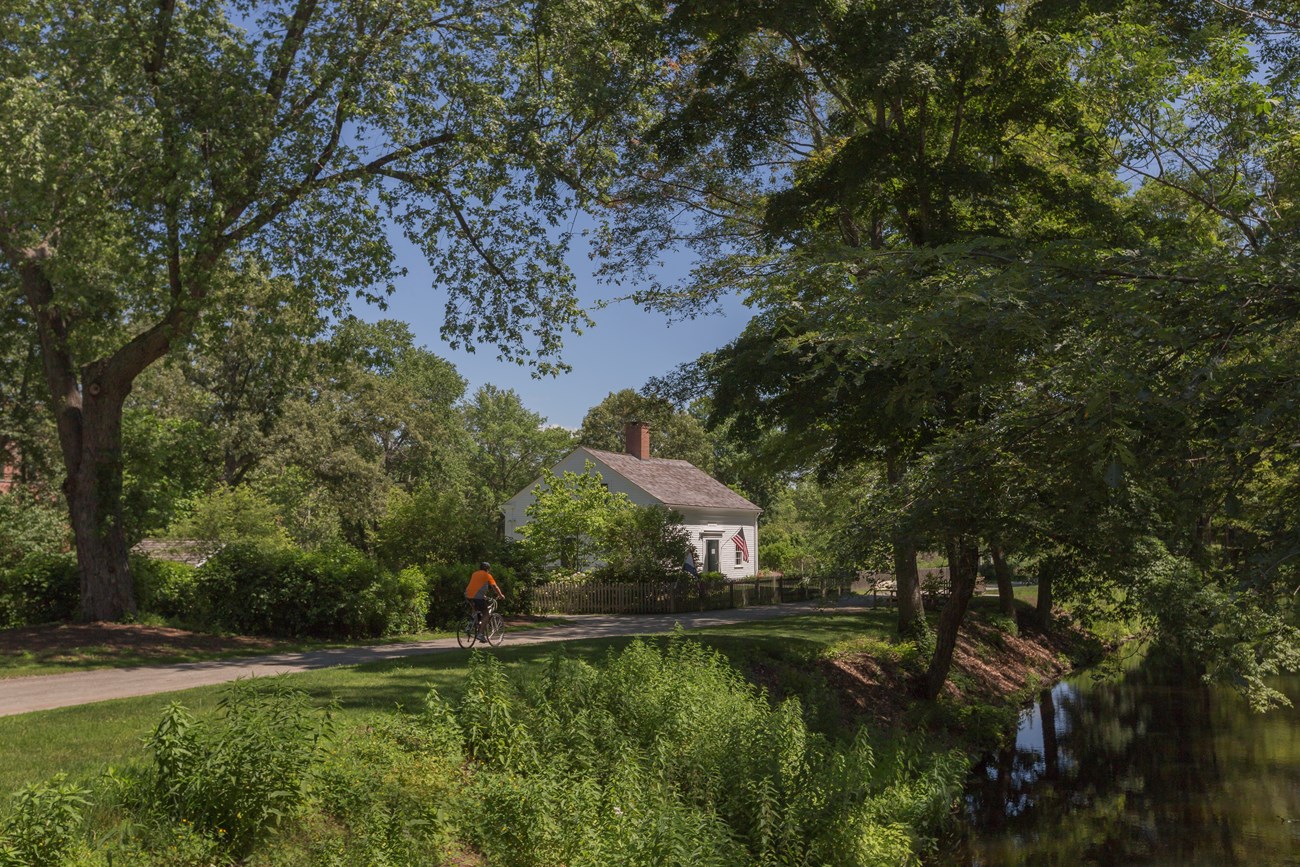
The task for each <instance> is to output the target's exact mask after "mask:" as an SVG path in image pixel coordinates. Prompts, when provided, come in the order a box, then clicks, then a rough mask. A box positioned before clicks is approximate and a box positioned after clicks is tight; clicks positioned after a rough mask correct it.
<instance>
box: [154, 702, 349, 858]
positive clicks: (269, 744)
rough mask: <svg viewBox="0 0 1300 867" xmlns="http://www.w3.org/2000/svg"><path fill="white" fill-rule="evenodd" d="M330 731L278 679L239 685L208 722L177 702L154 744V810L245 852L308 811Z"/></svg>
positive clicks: (325, 719)
mask: <svg viewBox="0 0 1300 867" xmlns="http://www.w3.org/2000/svg"><path fill="white" fill-rule="evenodd" d="M328 732H329V720H328V717H326V716H322V715H321V714H319V713H318V712H317V711H316V710H314V709H313V708H312V706H311V702H310V699H309V698H308V696H307V694H306V693H304V692H302V691H300V690H294V689H290V688H288V687H287V686H284V685H283V684H282V683H278V682H274V681H273V682H272V683H270V684H269V685H268V684H265V683H257V684H254V683H252V682H249V681H235V683H233V684H231V685H230V686H229V687H227V688H226V690H225V695H224V697H223V698H222V700H221V703H220V705H219V709H218V711H217V714H216V715H215V716H214V717H211V718H209V719H206V720H201V721H196V720H195V719H194V718H193V717H192V716H190V714H189V712H188V711H187V710H186V709H185V708H184V707H183V706H181V705H179V704H176V703H173V704H171V705H169V706H168V708H167V710H166V711H165V712H164V713H163V718H162V720H161V721H160V722H159V723H158V727H157V728H156V729H155V730H154V733H153V734H152V735H151V736H150V737H149V739H148V741H147V742H146V745H147V746H148V748H149V749H150V750H151V751H152V752H153V756H154V763H153V788H154V792H153V799H154V801H153V803H154V806H155V807H156V808H157V809H159V810H160V811H162V812H163V813H164V814H165V815H167V816H168V817H170V818H171V819H174V820H175V821H178V822H185V823H188V824H191V825H193V826H194V828H195V829H196V830H198V831H200V832H201V833H203V834H204V835H205V836H207V837H209V838H210V839H213V840H215V841H216V842H218V843H219V844H220V845H221V846H222V848H224V849H226V850H227V851H229V852H231V853H232V854H235V855H242V854H245V853H247V852H248V851H249V850H250V849H251V848H252V846H253V844H255V843H256V842H257V841H258V840H259V839H260V838H262V837H263V836H264V835H265V834H266V833H267V831H269V830H270V829H271V828H272V827H273V826H275V825H276V824H278V823H280V822H282V821H283V820H285V819H287V818H290V817H292V816H293V815H294V813H295V812H296V811H297V809H298V808H299V807H300V806H301V804H302V803H303V801H304V800H305V790H304V784H305V783H306V781H307V778H308V774H309V772H310V770H311V769H312V767H313V766H314V765H315V764H316V763H317V762H318V761H319V760H320V757H321V747H322V744H321V738H322V736H323V735H326V734H328Z"/></svg>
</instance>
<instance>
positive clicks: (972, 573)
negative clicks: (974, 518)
mask: <svg viewBox="0 0 1300 867" xmlns="http://www.w3.org/2000/svg"><path fill="white" fill-rule="evenodd" d="M948 548H949V550H950V551H952V552H953V555H952V557H951V558H950V559H949V562H948V567H949V568H948V572H949V576H950V580H951V581H952V592H951V593H950V594H949V596H948V602H947V604H945V605H944V606H943V611H942V612H940V614H939V629H938V631H937V633H936V634H935V643H934V656H933V657H931V659H930V668H929V670H928V671H926V673H925V697H926V698H928V699H930V700H932V701H933V700H934V699H936V698H938V697H939V691H940V690H942V689H943V685H944V684H945V683H946V682H947V681H948V669H949V668H951V667H952V654H953V651H955V650H956V649H957V632H958V630H959V629H960V628H961V623H962V620H964V619H965V618H966V607H967V606H968V605H970V600H971V596H973V595H974V594H975V578H976V576H977V575H978V573H979V559H980V552H979V547H978V546H977V545H976V544H975V540H974V539H972V538H969V537H965V536H963V537H960V538H956V539H953V540H952V541H951V542H950V543H949V546H948Z"/></svg>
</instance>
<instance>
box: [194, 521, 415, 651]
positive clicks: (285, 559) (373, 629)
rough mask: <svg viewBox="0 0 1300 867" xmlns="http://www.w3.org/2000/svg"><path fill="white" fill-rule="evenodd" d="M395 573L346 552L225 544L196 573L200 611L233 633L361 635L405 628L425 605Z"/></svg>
mask: <svg viewBox="0 0 1300 867" xmlns="http://www.w3.org/2000/svg"><path fill="white" fill-rule="evenodd" d="M403 574H404V577H403V576H393V575H391V574H389V573H386V572H384V571H383V570H381V569H380V568H379V567H378V566H377V565H376V564H375V563H374V562H373V561H370V560H367V559H366V558H365V557H364V556H362V554H361V553H360V552H358V551H356V550H354V549H351V548H335V549H332V550H328V551H320V552H304V551H298V550H295V549H292V548H282V547H279V546H274V545H272V546H265V545H256V544H249V543H243V544H236V545H229V546H227V547H226V548H224V549H222V550H221V552H220V553H218V554H217V555H216V556H214V557H213V558H212V559H210V560H209V561H208V562H206V563H204V564H203V566H201V567H200V568H199V570H198V579H199V580H198V588H199V599H200V607H201V609H202V611H203V613H204V615H205V617H206V618H207V619H209V620H210V621H211V622H212V623H213V624H214V625H217V626H221V627H224V628H226V629H231V630H234V631H238V632H245V633H252V634H259V635H279V636H305V635H309V636H315V637H320V638H361V637H371V636H376V635H384V634H391V633H393V632H404V631H410V629H411V627H412V626H413V625H415V624H418V623H419V622H421V620H422V619H423V617H424V613H425V608H426V606H427V604H428V601H427V599H426V598H425V595H424V587H423V586H422V582H420V581H419V580H418V579H416V578H415V577H414V576H413V575H411V574H409V573H403Z"/></svg>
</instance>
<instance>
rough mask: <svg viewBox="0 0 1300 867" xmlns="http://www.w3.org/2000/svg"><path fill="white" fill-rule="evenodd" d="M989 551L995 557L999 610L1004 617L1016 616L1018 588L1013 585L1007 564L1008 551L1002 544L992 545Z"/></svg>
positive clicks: (994, 568) (994, 566)
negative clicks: (1003, 548)
mask: <svg viewBox="0 0 1300 867" xmlns="http://www.w3.org/2000/svg"><path fill="white" fill-rule="evenodd" d="M989 553H990V555H991V556H992V557H993V574H994V575H995V576H996V577H997V581H998V610H999V611H1001V612H1002V615H1003V616H1004V617H1010V618H1013V619H1014V618H1015V616H1016V590H1015V588H1014V587H1012V586H1011V569H1010V567H1009V566H1008V565H1007V552H1006V551H1004V550H1002V546H1001V545H996V544H995V545H990V546H989Z"/></svg>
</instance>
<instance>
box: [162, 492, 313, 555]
mask: <svg viewBox="0 0 1300 867" xmlns="http://www.w3.org/2000/svg"><path fill="white" fill-rule="evenodd" d="M170 535H172V536H174V537H176V538H181V539H196V540H199V541H202V542H209V543H211V544H212V545H213V546H219V545H224V544H228V543H232V542H257V543H260V544H267V545H287V544H288V543H289V536H288V534H287V533H285V531H284V527H283V526H281V523H280V517H279V511H278V510H277V509H276V506H275V504H274V503H272V502H271V501H270V500H268V499H267V498H266V497H265V496H264V495H262V494H260V493H258V492H257V491H256V490H254V489H253V488H251V487H249V486H247V485H239V486H238V487H233V488H232V487H228V486H226V485H222V486H220V487H218V488H217V489H216V490H214V491H212V492H211V493H209V494H204V495H201V496H199V497H196V498H195V500H194V501H193V503H192V505H191V506H190V509H189V515H188V516H187V517H185V518H183V519H182V520H181V521H180V522H179V523H178V524H175V525H173V527H172V528H171V532H170Z"/></svg>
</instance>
